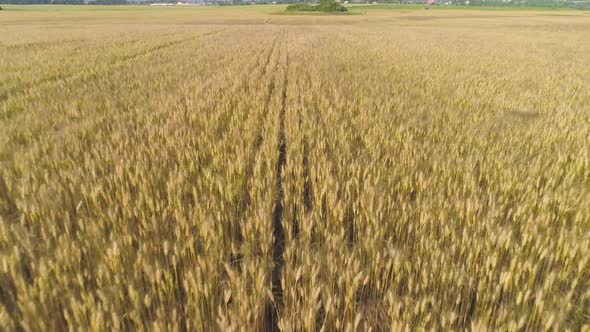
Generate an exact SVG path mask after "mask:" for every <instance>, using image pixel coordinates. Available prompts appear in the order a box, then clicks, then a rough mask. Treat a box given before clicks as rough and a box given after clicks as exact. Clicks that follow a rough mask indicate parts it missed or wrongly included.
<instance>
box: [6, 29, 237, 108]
mask: <svg viewBox="0 0 590 332" xmlns="http://www.w3.org/2000/svg"><path fill="white" fill-rule="evenodd" d="M224 30H226V29H220V30H215V31H210V32H206V33H203V34H199V35H197V36H191V37H186V38H182V39H178V40H174V41H168V42H165V43H162V44H159V45H156V46H154V47H150V48H148V49H145V50H142V51H141V52H137V53H135V54H130V55H125V56H122V57H120V58H116V59H114V60H113V61H111V62H107V63H105V64H103V65H104V66H101V68H99V69H105V70H108V71H110V70H112V69H115V68H118V67H120V66H122V65H124V64H125V63H127V62H130V61H133V60H135V59H138V58H142V57H145V56H148V55H150V54H152V53H155V52H158V51H161V50H164V49H167V48H170V47H173V46H176V45H179V44H182V43H184V42H186V41H189V40H192V39H197V38H202V37H206V36H210V35H213V34H216V33H221V32H223V31H224ZM95 72H96V70H88V71H86V70H84V69H82V70H80V71H78V72H75V73H72V74H67V75H63V76H62V75H51V76H49V77H45V78H41V79H39V80H37V81H33V82H27V83H24V84H22V85H19V86H15V87H13V88H10V89H7V90H6V91H2V92H0V102H4V101H6V100H7V99H8V97H9V96H11V95H19V94H21V95H22V94H23V93H24V91H25V90H28V89H31V88H34V87H43V86H46V85H50V84H52V83H55V82H58V81H77V80H80V79H81V80H84V79H85V78H87V77H89V76H91V75H93V74H94V73H95Z"/></svg>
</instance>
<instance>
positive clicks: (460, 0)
mask: <svg viewBox="0 0 590 332" xmlns="http://www.w3.org/2000/svg"><path fill="white" fill-rule="evenodd" d="M174 1H176V0H130V1H128V0H86V1H85V0H0V4H15V5H38V4H55V5H84V4H88V5H126V4H140V3H146V4H149V3H157V2H174ZM373 1H375V0H367V1H361V0H351V1H349V2H351V3H364V2H366V3H372V2H373ZM376 1H377V2H378V3H382V4H412V3H414V4H418V3H422V2H426V1H420V0H376ZM304 2H305V3H318V2H319V0H210V1H208V3H214V4H218V5H245V4H252V3H256V4H266V3H282V4H291V3H304ZM342 2H344V0H342ZM437 2H438V3H439V4H444V3H446V2H449V3H451V4H453V5H468V6H502V7H511V6H512V7H520V6H526V7H536V6H538V7H556V8H577V9H590V0H587V1H577V0H569V1H568V0H566V1H564V0H504V1H502V0H438V1H437Z"/></svg>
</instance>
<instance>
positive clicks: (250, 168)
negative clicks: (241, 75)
mask: <svg viewBox="0 0 590 332" xmlns="http://www.w3.org/2000/svg"><path fill="white" fill-rule="evenodd" d="M278 39H279V38H278V37H277V38H275V39H274V41H273V43H272V45H271V47H270V50H269V52H268V55H266V58H265V60H264V63H263V65H262V66H261V67H262V69H261V70H260V74H259V75H257V77H258V79H257V80H256V81H259V80H261V79H262V78H264V77H265V76H266V75H267V74H268V72H269V67H270V66H271V60H272V57H273V54H275V53H279V54H280V49H278V48H277V41H278ZM262 58H264V56H263V57H262ZM279 60H280V58H279V56H277V60H276V63H277V64H278V61H279ZM275 88H276V84H275V81H274V80H271V82H270V83H269V85H268V96H267V97H266V99H265V100H264V106H263V110H264V114H263V116H262V117H261V118H260V119H259V121H258V122H259V123H258V124H257V128H258V133H259V135H258V137H257V138H256V140H255V141H254V148H253V149H252V154H251V156H250V158H249V159H248V163H247V165H246V170H245V172H244V182H243V185H242V188H241V192H242V196H241V207H240V212H239V215H238V217H237V218H238V220H242V219H243V218H244V216H245V215H246V213H247V210H248V208H249V206H250V204H251V200H252V197H250V191H251V190H252V183H251V182H250V179H251V178H252V176H253V174H254V166H255V164H256V158H257V157H258V155H259V154H260V149H261V148H262V144H263V143H264V138H263V136H262V130H263V127H264V122H265V121H264V120H265V117H264V115H266V114H268V113H269V111H270V102H271V100H272V96H273V94H274V93H275ZM238 242H239V243H241V242H242V236H241V234H238ZM241 260H242V255H241V254H240V255H238V256H236V257H232V258H231V263H232V265H233V266H234V267H236V268H238V269H240V266H241Z"/></svg>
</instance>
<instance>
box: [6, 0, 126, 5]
mask: <svg viewBox="0 0 590 332" xmlns="http://www.w3.org/2000/svg"><path fill="white" fill-rule="evenodd" d="M127 3H128V2H127V0H91V1H89V2H88V3H86V2H85V1H84V0H0V4H11V5H85V4H89V5H126V4H127Z"/></svg>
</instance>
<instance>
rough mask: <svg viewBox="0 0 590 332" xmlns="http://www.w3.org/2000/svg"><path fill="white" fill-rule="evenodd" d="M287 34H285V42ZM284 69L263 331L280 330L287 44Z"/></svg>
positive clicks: (285, 150)
mask: <svg viewBox="0 0 590 332" xmlns="http://www.w3.org/2000/svg"><path fill="white" fill-rule="evenodd" d="M286 42H287V36H286V35H285V43H286ZM284 56H285V70H284V74H283V78H282V81H283V82H282V83H283V85H282V90H281V108H280V111H279V133H278V146H277V150H278V151H277V152H278V161H277V169H276V173H275V191H276V195H277V197H276V198H275V206H274V209H273V215H272V233H273V248H272V260H273V268H272V272H271V290H272V294H273V303H268V304H267V307H266V313H265V317H264V320H265V324H264V327H265V331H273V332H274V331H280V328H279V312H280V311H281V310H282V306H283V288H282V285H281V270H282V268H283V265H284V257H283V253H284V251H285V229H284V227H283V210H284V202H283V201H284V196H285V194H284V185H283V178H282V174H283V170H284V169H285V164H286V163H287V141H286V136H285V113H286V111H287V86H288V84H289V82H288V69H289V54H288V50H287V44H286V45H285V55H284Z"/></svg>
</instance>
